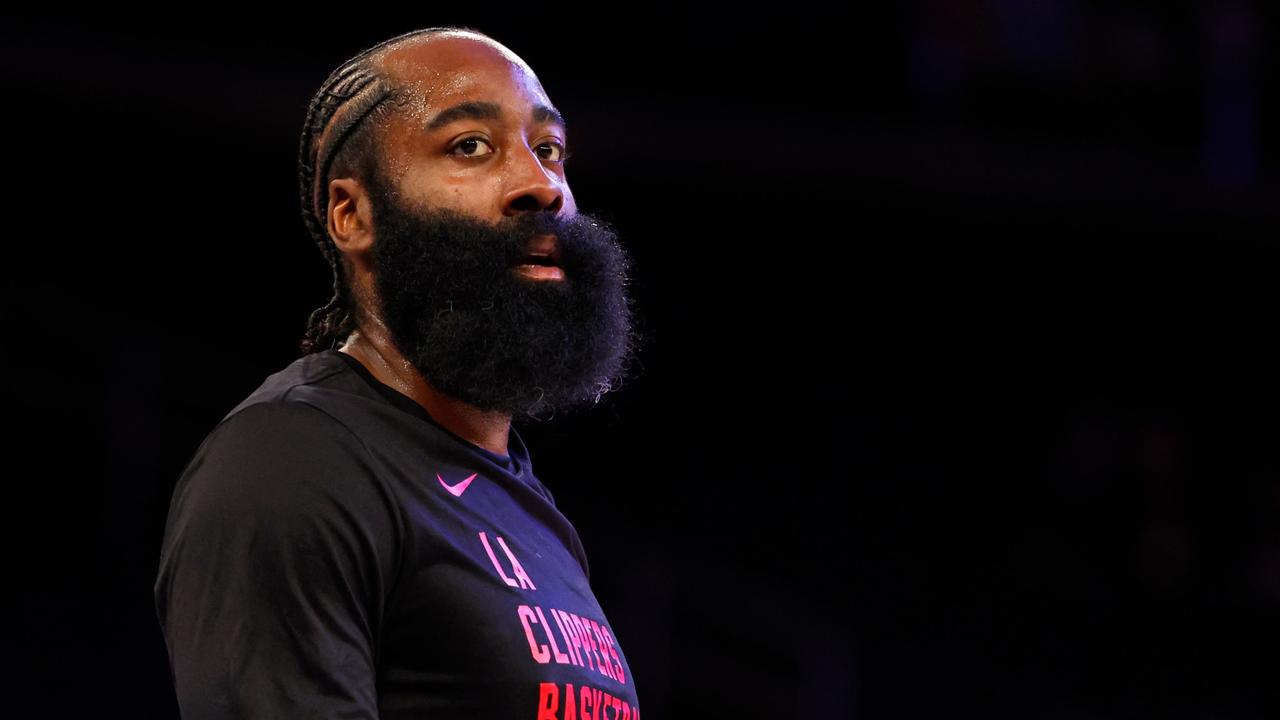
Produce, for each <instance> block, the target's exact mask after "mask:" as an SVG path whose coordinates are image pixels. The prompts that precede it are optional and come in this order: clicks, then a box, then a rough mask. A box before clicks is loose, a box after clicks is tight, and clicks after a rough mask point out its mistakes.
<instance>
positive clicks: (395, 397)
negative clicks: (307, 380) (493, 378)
mask: <svg viewBox="0 0 1280 720" xmlns="http://www.w3.org/2000/svg"><path fill="white" fill-rule="evenodd" d="M326 352H329V353H332V354H335V355H337V356H339V357H341V358H342V359H343V360H344V361H345V362H346V363H347V366H348V367H350V368H351V369H352V370H354V371H355V372H356V374H357V375H359V376H360V377H361V378H363V379H364V381H365V382H366V383H368V385H369V386H370V387H371V388H373V389H374V390H376V391H377V392H378V394H379V395H382V396H383V397H384V398H386V399H387V401H389V402H390V403H391V404H392V405H395V406H396V407H398V408H400V409H401V410H404V411H405V412H407V413H409V414H410V415H415V416H417V417H418V418H421V419H422V420H424V421H426V422H429V423H431V424H432V425H433V426H435V427H437V428H439V429H440V430H442V431H444V432H445V433H448V434H449V436H450V437H452V438H454V439H455V440H457V441H458V442H460V443H462V444H463V445H464V446H466V447H467V448H470V449H471V450H474V451H476V452H478V453H480V454H482V455H484V456H485V457H487V458H489V459H490V460H492V461H493V462H494V463H496V464H497V465H498V466H499V467H505V468H507V469H508V470H510V471H511V472H512V473H515V474H516V475H520V474H522V473H523V469H524V468H523V463H522V462H520V460H519V459H517V457H516V455H517V454H518V453H509V454H507V455H500V454H498V453H496V452H494V451H492V450H490V449H488V448H484V447H480V446H479V445H476V444H475V443H473V442H471V441H470V440H467V439H466V438H464V437H462V436H461V435H458V434H456V433H454V432H453V431H452V430H450V429H449V428H447V427H445V426H444V425H441V424H440V423H439V422H438V421H437V420H436V419H435V418H433V417H431V414H430V413H428V412H427V409H426V408H424V407H422V406H421V405H419V404H418V403H417V402H416V401H414V400H413V398H410V397H409V396H407V395H405V394H404V393H402V392H400V391H399V390H396V389H395V388H393V387H391V386H390V385H388V384H386V383H384V382H382V381H381V380H379V379H378V378H376V377H374V375H373V373H372V372H370V371H369V368H367V367H365V366H364V363H362V362H360V361H359V360H358V359H356V358H355V356H353V355H351V354H349V353H344V352H342V351H340V350H338V349H336V348H333V349H330V350H328V351H326ZM509 442H510V443H511V444H510V445H509V446H508V449H511V447H513V446H514V447H515V448H516V449H517V450H518V449H519V447H520V446H522V445H523V442H524V441H523V440H521V439H520V436H519V435H518V434H517V433H516V429H515V427H512V428H511V433H510V438H509Z"/></svg>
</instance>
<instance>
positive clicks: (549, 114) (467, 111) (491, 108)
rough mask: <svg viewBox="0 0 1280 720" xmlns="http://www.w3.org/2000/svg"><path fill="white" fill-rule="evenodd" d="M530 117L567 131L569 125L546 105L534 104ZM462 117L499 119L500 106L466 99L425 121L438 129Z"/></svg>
mask: <svg viewBox="0 0 1280 720" xmlns="http://www.w3.org/2000/svg"><path fill="white" fill-rule="evenodd" d="M529 117H530V119H531V120H533V122H535V123H546V122H552V123H556V124H558V125H559V126H560V127H562V128H564V130H565V132H569V126H568V125H566V124H565V122H564V116H563V115H561V114H560V111H559V110H556V109H555V108H553V107H549V106H547V105H534V106H533V112H532V113H530V116H529ZM462 119H472V120H501V119H502V107H501V106H499V105H498V103H495V102H489V101H487V100H468V101H466V102H460V103H458V104H457V105H454V106H452V107H448V108H445V109H444V110H441V111H440V112H439V113H437V114H436V116H435V117H434V118H432V119H431V122H429V123H427V130H428V131H431V130H439V129H440V128H442V127H444V126H445V125H448V124H449V123H451V122H454V121H456V120H462Z"/></svg>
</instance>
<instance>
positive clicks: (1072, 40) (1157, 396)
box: [0, 0, 1280, 719]
mask: <svg viewBox="0 0 1280 720" xmlns="http://www.w3.org/2000/svg"><path fill="white" fill-rule="evenodd" d="M56 10H57V11H52V10H51V11H50V12H47V13H44V14H39V15H35V14H28V15H26V16H24V17H17V16H10V17H5V18H3V19H2V20H0V61H2V62H0V78H2V79H3V84H4V94H5V97H6V101H5V111H4V113H3V120H2V121H0V122H3V124H4V128H3V130H4V134H3V138H4V141H5V142H4V162H3V170H4V185H5V188H6V195H7V196H8V197H9V198H10V199H11V200H13V201H14V202H12V203H10V204H9V205H8V206H7V207H8V208H9V210H8V214H7V215H6V216H5V220H6V222H5V227H6V229H7V232H5V239H6V241H7V242H6V252H5V259H6V261H7V263H8V266H9V268H10V270H9V272H8V273H6V279H5V281H4V282H3V283H2V284H0V286H2V287H3V290H0V292H2V293H3V296H2V297H0V301H2V302H0V313H3V314H4V317H5V318H6V322H5V325H6V326H7V327H9V328H10V337H13V338H14V339H15V342H18V343H19V348H18V349H17V350H16V351H15V352H10V353H5V354H4V359H3V361H0V362H3V363H4V364H5V365H4V372H3V378H4V380H3V384H2V385H0V388H2V392H3V396H2V398H0V399H2V400H3V403H4V406H5V409H6V411H7V412H6V414H7V416H8V417H9V418H10V420H9V428H8V430H7V432H6V433H5V439H6V445H9V447H8V448H7V450H6V455H7V456H8V457H10V461H9V462H10V465H9V467H10V471H9V472H8V473H6V476H7V482H6V483H5V487H6V490H7V491H8V493H9V498H10V499H9V501H8V502H7V507H9V511H8V515H9V520H8V521H7V522H6V523H5V524H4V527H5V531H6V538H5V546H6V548H7V549H8V559H7V562H6V565H7V570H8V575H9V577H10V587H11V590H10V591H9V592H8V593H7V596H8V601H9V602H10V603H12V607H13V609H12V611H11V612H9V613H7V615H8V618H9V623H10V627H9V629H8V631H7V632H6V639H7V644H8V646H9V651H8V655H9V657H10V663H11V664H12V665H13V666H14V669H13V670H12V671H11V673H10V676H11V679H12V681H13V683H14V685H13V687H14V688H16V690H15V691H13V693H12V694H11V695H10V699H9V701H8V704H9V705H10V706H11V707H12V706H14V705H20V706H23V707H26V706H27V705H28V704H29V705H30V709H34V710H39V711H41V714H42V715H45V716H53V717H76V716H83V715H86V714H89V713H95V712H100V711H102V710H104V709H108V708H109V709H111V710H112V711H113V712H117V711H118V712H125V713H127V714H130V715H132V716H136V717H156V718H170V717H177V704H176V701H175V699H174V694H173V688H172V685H171V681H170V676H169V666H168V659H167V657H166V655H165V648H164V643H163V639H162V636H161V634H160V630H159V626H158V622H157V620H156V616H155V609H154V605H153V597H152V584H153V583H154V580H155V573H156V569H157V567H158V560H159V543H160V537H161V533H162V531H163V527H164V519H165V515H166V512H167V510H168V503H169V499H170V496H171V493H172V490H173V485H174V482H175V481H176V480H177V478H178V475H179V472H180V471H181V469H182V468H183V466H184V465H185V464H186V462H187V460H188V459H189V458H190V457H191V455H192V453H193V452H194V451H195V449H196V447H197V446H198V445H199V443H200V441H201V440H202V439H203V438H204V436H205V435H206V434H207V433H208V432H209V430H210V429H212V427H213V426H214V425H215V424H216V423H217V421H218V420H219V419H221V418H222V417H223V415H225V413H226V412H227V411H228V410H229V409H230V408H231V407H233V406H234V405H235V404H237V403H238V402H239V401H240V400H241V399H243V398H244V397H245V396H246V395H247V394H248V393H249V392H250V391H252V390H253V389H254V388H256V387H257V386H258V385H259V383H261V382H262V380H263V379H264V378H265V377H266V376H267V375H268V374H270V373H273V372H275V371H276V370H278V369H281V368H283V367H284V366H285V365H287V364H289V363H290V362H292V361H293V360H294V359H296V358H297V357H298V351H297V343H298V340H299V339H300V337H301V335H302V332H303V330H304V328H305V324H306V320H307V316H308V314H309V313H310V311H311V310H312V309H313V308H315V307H318V306H320V305H323V304H324V303H325V302H326V301H327V299H328V297H329V294H330V290H331V276H330V273H329V269H328V266H327V264H326V263H325V261H324V260H323V259H322V257H321V255H320V253H319V252H318V251H317V249H316V248H315V246H314V245H313V244H312V242H311V240H310V239H309V237H308V236H307V234H306V231H305V229H304V227H303V225H302V221H301V217H300V209H299V207H298V195H297V181H296V173H297V168H296V161H297V142H298V133H299V131H300V130H301V125H302V120H303V117H304V114H305V112H306V108H307V103H308V101H309V100H310V98H311V95H312V94H313V93H314V92H315V91H316V89H317V88H318V87H319V86H320V84H321V82H322V81H323V80H324V79H325V77H326V76H327V75H328V73H329V72H330V71H331V70H332V69H333V68H335V67H336V66H337V65H339V64H340V63H341V62H342V61H344V60H345V59H347V58H348V57H350V56H351V55H354V54H355V53H357V52H359V51H360V50H362V49H364V48H366V47H368V46H370V45H372V44H374V43H376V42H378V41H380V40H383V39H385V38H387V37H391V36H392V35H396V34H399V33H402V32H406V31H408V30H411V29H414V28H418V27H426V26H430V25H443V24H454V25H467V26H471V27H474V28H476V29H479V30H481V31H484V32H486V33H488V34H490V35H492V36H493V37H495V38H496V39H498V40H499V41H501V42H503V43H504V44H506V45H507V46H508V47H510V48H511V49H512V50H514V51H515V52H516V53H517V54H519V55H520V56H521V57H523V58H524V59H525V60H526V61H527V62H528V63H529V64H530V65H531V66H532V67H533V68H534V70H535V71H536V72H537V73H538V75H539V77H540V78H541V80H542V83H543V86H544V87H545V89H546V90H547V92H548V94H549V95H550V97H551V99H552V100H553V102H555V104H556V105H557V106H558V107H559V108H560V109H561V110H562V111H564V113H565V115H566V117H567V119H568V121H569V123H570V133H571V135H570V142H571V145H572V147H573V152H574V156H573V159H572V160H570V161H569V163H568V165H567V166H566V168H567V174H568V177H569V179H570V181H571V183H572V186H573V189H574V193H575V196H576V198H577V200H578V205H579V207H580V208H581V209H582V210H583V211H584V212H590V213H593V214H600V215H601V216H603V217H606V218H608V219H611V220H612V221H613V222H614V223H615V224H616V226H617V227H618V229H619V230H620V233H621V237H622V239H623V240H624V241H625V242H626V243H627V246H628V248H629V249H630V251H631V253H632V255H633V258H634V260H635V283H634V294H635V297H636V302H637V307H638V310H639V313H640V315H641V320H642V330H643V331H644V332H646V333H647V336H648V338H649V340H648V342H647V344H646V345H645V346H644V348H643V349H642V354H641V366H640V367H639V373H638V375H637V376H636V377H635V378H633V379H632V381H631V382H630V383H629V384H628V385H626V386H624V387H623V388H622V389H621V390H620V391H618V392H617V393H615V394H614V395H612V396H611V399H610V400H609V401H608V402H606V403H605V404H604V405H603V406H602V407H600V408H598V409H597V410H595V411H594V412H592V413H590V414H588V415H583V416H581V417H568V418H557V419H555V420H552V421H551V422H549V423H541V424H538V423H534V424H528V423H526V424H522V425H518V426H517V427H518V429H519V430H520V432H521V433H522V435H523V436H524V438H525V440H526V442H527V443H528V445H529V446H530V449H531V451H532V455H533V459H534V462H535V466H536V467H537V468H538V474H539V477H540V478H541V479H542V480H543V481H544V482H545V483H546V484H547V485H548V486H549V487H550V488H551V489H552V490H553V492H554V493H555V495H556V498H557V501H558V504H559V507H560V508H561V510H562V511H563V512H564V513H565V514H566V515H567V516H568V517H569V518H570V519H571V520H572V521H573V522H574V523H575V525H576V526H577V528H578V531H579V533H580V534H581V536H582V539H583V542H584V544H585V546H586V549H587V552H588V556H589V558H590V560H591V567H592V585H593V587H594V589H595V592H596V594H597V597H598V599H599V600H600V603H601V606H602V607H603V608H605V610H606V612H607V614H608V618H609V620H610V623H611V624H612V626H613V628H614V630H615V633H616V635H617V636H618V639H619V641H620V643H621V646H622V648H623V649H624V652H625V653H626V656H627V658H628V660H629V663H630V665H631V668H632V671H633V675H634V677H635V682H636V688H637V691H638V693H639V697H640V700H641V707H642V708H643V712H644V714H645V717H646V718H654V719H656V718H693V717H708V716H709V717H737V718H757V717H759V718H765V717H832V718H837V717H838V718H903V717H933V716H938V715H940V714H942V713H981V714H984V715H986V716H987V717H1011V718H1013V717H1016V718H1054V719H1065V718H1073V719H1074V718H1121V717H1123V718H1133V717H1144V718H1146V717H1153V718H1154V717H1159V718H1264V717H1276V716H1277V714H1278V713H1280V697H1278V696H1280V691H1278V690H1277V684H1276V677H1278V676H1280V674H1278V671H1280V661H1278V655H1277V650H1276V648H1277V647H1278V644H1280V519H1278V518H1280V460H1278V457H1280V453H1278V452H1277V450H1280V443H1278V442H1277V438H1278V437H1280V435H1278V433H1280V415H1278V412H1277V409H1278V408H1280V380H1278V379H1277V373H1276V368H1277V367H1278V366H1280V351H1277V349H1276V343H1275V342H1274V340H1275V338H1274V335H1275V330H1276V327H1275V322H1274V318H1275V314H1276V311H1277V308H1278V307H1280V289H1278V286H1277V282H1276V271H1277V268H1278V262H1280V240H1278V239H1277V229H1280V226H1278V225H1277V221H1278V220H1280V211H1278V208H1277V202H1276V201H1277V198H1280V172H1278V171H1280V142H1278V141H1277V134H1276V132H1274V131H1273V130H1272V129H1273V128H1275V127H1277V126H1278V123H1280V117H1278V116H1277V115H1278V111H1280V104H1278V101H1280V91H1278V90H1277V88H1278V87H1280V86H1278V85H1277V82H1278V81H1280V78H1278V77H1277V74H1276V68H1277V57H1276V52H1275V51H1274V44H1275V39H1276V37H1277V31H1278V28H1277V25H1276V20H1277V18H1276V16H1275V9H1274V8H1272V7H1271V6H1269V5H1267V4H1265V3H1262V2H1247V1H1244V0H1238V1H1233V0H1206V1H1204V2H1199V3H1178V4H1171V3H1169V4H1164V5H1162V6H1159V7H1155V6H1154V5H1149V4H1145V3H1144V4H1137V3H1127V2H1095V1H1085V0H1038V1H1032V0H1025V1H1022V2H1019V1H1017V0H986V1H982V2H980V1H977V0H974V1H971V2H959V1H943V0H917V1H915V2H906V3H900V4H897V6H896V7H894V8H893V9H891V10H880V11H877V12H875V13H865V12H862V11H857V10H851V11H848V12H846V13H843V14H841V15H836V14H834V13H831V14H823V13H822V12H820V11H817V10H814V9H809V8H804V7H802V6H799V5H796V4H793V3H788V4H785V5H780V6H776V7H767V8H766V7H761V8H759V9H758V11H756V14H750V13H747V12H745V11H744V10H745V6H744V8H738V9H736V10H734V11H732V12H730V11H728V10H725V11H719V10H716V11H712V10H690V9H688V8H681V9H679V10H654V9H650V8H646V7H642V6H620V7H616V8H613V9H606V8H604V7H595V8H593V9H590V10H570V9H568V8H550V7H549V8H542V7H532V6H512V7H506V8H504V7H499V6H486V9H485V10H483V11H480V10H475V11H471V12H461V13H457V12H447V11H441V12H436V11H435V10H434V9H432V8H428V9H424V10H421V11H417V12H377V13H372V12H362V11H360V9H355V10H352V9H347V10H345V11H343V12H341V13H332V12H331V11H327V10H321V9H320V8H319V6H314V7H311V6H309V7H305V8H301V9H298V10H296V11H290V12H288V13H285V14H284V15H283V16H281V17H279V18H278V19H274V20H271V19H267V18H266V17H265V16H264V15H263V14H262V10H261V8H259V10H258V11H255V12H247V11H244V10H235V9H232V8H230V7H225V6H219V7H217V8H213V9H199V8H189V7H183V8H176V7H174V8H165V9H163V10H160V11H158V12H157V13H154V14H150V15H147V16H145V17H127V16H123V15H120V14H118V13H116V12H110V13H109V12H105V11H104V12H102V13H99V14H98V15H84V14H76V13H71V12H69V11H64V10H62V9H56Z"/></svg>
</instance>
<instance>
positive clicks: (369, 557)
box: [155, 402, 396, 718]
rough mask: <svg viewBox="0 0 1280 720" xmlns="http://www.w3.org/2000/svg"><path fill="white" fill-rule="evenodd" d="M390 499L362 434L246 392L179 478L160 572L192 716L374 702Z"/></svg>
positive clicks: (168, 627) (328, 710)
mask: <svg viewBox="0 0 1280 720" xmlns="http://www.w3.org/2000/svg"><path fill="white" fill-rule="evenodd" d="M395 546H396V538H395V521H394V510H393V509H392V507H391V506H390V501H389V499H388V498H387V497H385V495H383V494H382V492H381V491H380V486H379V485H378V484H377V482H376V479H375V476H374V472H373V469H372V468H371V467H370V466H369V458H368V455H367V452H366V451H365V450H364V449H363V445H362V444H361V443H360V441H359V439H358V438H355V437H354V436H353V435H352V434H351V433H350V431H348V430H347V429H346V427H345V426H343V425H342V424H341V423H339V422H337V421H336V420H334V419H333V418H331V417H329V416H328V415H327V414H325V413H324V412H322V411H320V410H318V409H316V408H314V407H311V406H309V405H306V404H303V403H292V402H277V403H263V404H257V405H251V406H249V407H247V408H245V409H244V410H242V411H240V412H239V413H237V414H236V415H233V416H232V417H230V418H228V419H227V420H225V421H224V422H223V423H222V424H221V425H219V426H218V428H216V429H215V431H214V432H213V433H212V434H211V435H210V437H209V438H208V439H207V441H206V442H205V443H204V444H202V445H201V447H200V449H199V450H198V451H197V453H196V455H195V456H194V457H193V458H192V460H191V462H190V463H189V464H188V465H187V467H186V469H185V470H184V472H183V474H182V477H181V478H180V479H179V481H178V485H177V487H176V489H175V491H174V495H173V499H172V503H171V505H170V509H169V516H168V520H167V523H166V526H165V533H164V542H163V547H162V550H161V558H160V569H159V574H158V576H157V579H156V585H155V599H156V611H157V617H158V618H159V620H160V624H161V627H162V629H163V631H164V635H165V642H166V645H167V647H168V651H169V657H170V663H171V669H172V673H173V680H174V685H175V690H176V692H177V695H178V702H179V706H180V708H181V710H182V713H183V717H200V718H221V717H268V716H269V717H277V716H278V717H313V716H314V717H344V718H373V717H377V691H376V688H375V676H376V670H375V667H376V655H377V639H378V634H379V628H380V626H381V621H382V617H381V613H382V604H383V598H384V597H385V592H386V588H387V586H388V584H389V582H390V580H391V574H392V573H393V572H394V553H395Z"/></svg>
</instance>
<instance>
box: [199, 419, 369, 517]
mask: <svg viewBox="0 0 1280 720" xmlns="http://www.w3.org/2000/svg"><path fill="white" fill-rule="evenodd" d="M177 490H178V492H179V493H180V494H181V495H182V496H184V498H185V499H186V500H187V501H189V502H198V503H202V504H204V503H209V504H216V505H218V506H221V507H223V508H225V509H227V510H231V509H235V508H240V509H241V510H244V509H246V508H250V507H251V508H252V509H253V511H254V512H258V513H261V512H296V511H297V510H300V509H307V508H308V507H310V509H315V507H316V506H317V505H341V504H347V503H350V502H355V503H357V504H361V505H379V504H384V503H385V502H386V499H387V498H386V497H385V493H383V492H382V491H381V488H380V485H379V483H378V481H377V473H376V472H374V469H373V467H372V464H371V460H370V456H369V452H368V449H367V448H366V447H365V446H364V442H363V441H362V440H361V439H360V438H359V437H357V436H356V434H355V433H353V432H352V431H351V430H350V429H349V428H348V427H347V426H346V425H345V424H344V423H342V422H341V421H339V420H338V419H337V418H335V417H333V416H332V415H331V414H329V413H328V412H326V411H325V410H323V409H322V408H320V407H317V406H315V405H312V404H310V403H307V402H301V401H294V400H272V401H264V402H255V403H252V404H248V405H243V406H241V407H239V408H238V409H237V410H236V411H235V412H233V413H232V414H230V415H228V416H227V417H225V418H224V419H223V420H222V421H221V422H219V423H218V425H217V426H216V427H215V428H214V429H213V430H212V431H211V432H210V433H209V435H208V436H207V437H206V438H205V440H204V442H203V443H201V445H200V447H199V448H198V449H197V451H196V453H195V455H194V456H193V457H192V459H191V461H190V462H189V463H188V465H187V467H186V468H185V469H184V471H183V473H182V477H181V478H180V479H179V485H178V488H177Z"/></svg>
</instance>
